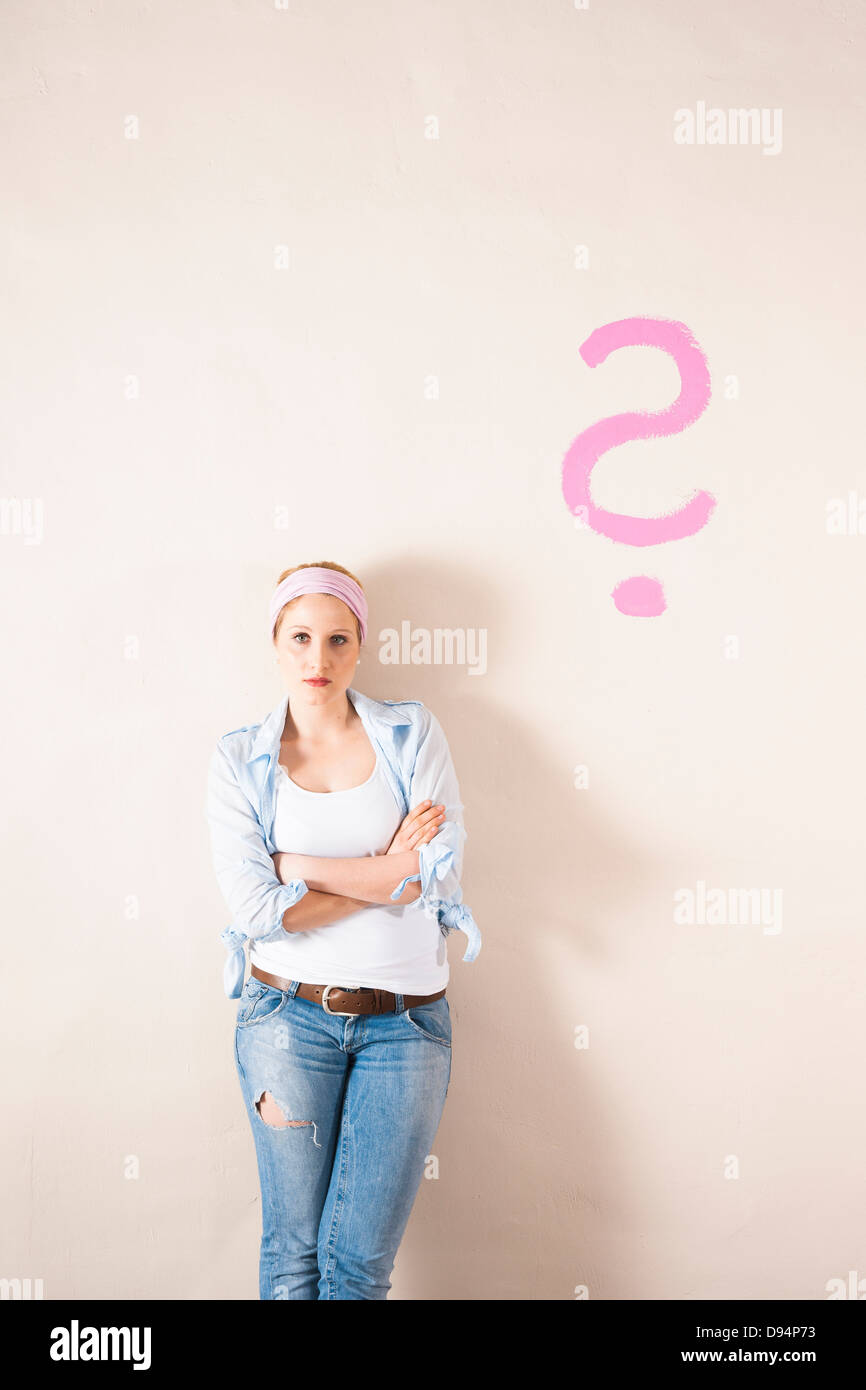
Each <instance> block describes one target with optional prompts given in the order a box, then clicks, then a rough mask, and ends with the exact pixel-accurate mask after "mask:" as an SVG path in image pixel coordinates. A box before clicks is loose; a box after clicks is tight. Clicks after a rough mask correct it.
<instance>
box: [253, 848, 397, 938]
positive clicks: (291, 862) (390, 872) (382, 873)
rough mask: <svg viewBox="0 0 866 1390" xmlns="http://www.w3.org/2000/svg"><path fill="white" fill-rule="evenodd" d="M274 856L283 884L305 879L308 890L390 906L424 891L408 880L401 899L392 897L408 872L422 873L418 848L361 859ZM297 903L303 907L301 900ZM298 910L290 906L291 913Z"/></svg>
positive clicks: (305, 855) (292, 855) (300, 855)
mask: <svg viewBox="0 0 866 1390" xmlns="http://www.w3.org/2000/svg"><path fill="white" fill-rule="evenodd" d="M273 859H274V863H275V866H276V870H277V875H278V877H279V879H280V881H281V882H282V883H289V882H291V880H292V879H293V878H302V879H303V880H304V882H305V883H306V885H307V888H308V889H310V890H311V891H315V892H319V893H335V894H340V895H345V896H346V897H347V898H356V899H360V901H362V902H364V903H381V904H383V905H384V906H388V907H392V906H394V903H395V902H396V903H397V904H399V905H401V906H405V904H406V903H409V902H414V901H415V899H416V898H417V897H418V896H419V894H420V884H419V883H407V885H406V887H405V888H404V889H403V892H402V894H401V895H400V897H399V898H397V899H396V900H393V901H392V898H391V894H392V893H393V891H394V889H395V888H396V887H397V884H398V883H400V882H401V881H402V879H404V878H406V876H407V874H417V872H418V851H417V850H414V849H410V850H406V851H404V852H403V853H400V854H375V855H365V856H364V857H363V858H358V859H327V858H320V857H319V856H317V855H312V854H276V855H274V856H273ZM413 889H414V890H415V891H414V892H413V891H412V890H413ZM306 896H309V894H307V895H306ZM303 901H304V900H303V898H302V899H301V902H303ZM295 906H296V907H298V906H300V903H297V904H296V905H295ZM294 910H295V909H294V908H289V913H292V912H294ZM284 920H285V919H284Z"/></svg>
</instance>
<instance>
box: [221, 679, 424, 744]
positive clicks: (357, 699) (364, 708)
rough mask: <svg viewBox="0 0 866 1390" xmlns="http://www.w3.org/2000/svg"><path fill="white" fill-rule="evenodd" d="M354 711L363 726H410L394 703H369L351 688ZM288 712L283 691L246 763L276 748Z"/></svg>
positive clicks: (260, 727)
mask: <svg viewBox="0 0 866 1390" xmlns="http://www.w3.org/2000/svg"><path fill="white" fill-rule="evenodd" d="M346 694H347V695H348V697H349V699H350V700H351V701H352V704H353V705H354V706H355V709H356V710H357V711H358V714H359V715H360V717H361V719H362V720H363V721H364V724H365V726H369V725H373V726H375V725H376V723H377V722H378V723H380V724H388V725H390V726H392V727H393V726H395V725H399V724H411V723H412V716H411V715H409V714H406V713H405V712H403V711H402V710H400V708H399V703H400V702H399V701H398V702H397V704H396V705H395V704H389V703H388V702H387V701H385V700H373V699H371V697H370V696H369V695H365V694H364V693H363V691H361V690H354V689H353V688H352V687H351V686H349V688H348V689H347V691H346ZM288 710H289V693H288V691H286V693H285V695H284V696H283V698H282V699H281V700H280V703H279V704H278V705H277V706H276V708H275V709H272V710H271V712H270V714H269V715H268V716H267V718H266V719H264V720H262V723H261V724H260V725H259V728H258V733H257V734H256V736H255V738H254V739H253V741H252V744H251V745H250V751H249V756H248V757H247V762H252V760H253V758H259V757H261V756H262V754H263V753H272V752H273V751H274V750H275V749H276V748H279V745H280V739H281V737H282V733H283V729H284V728H285V724H286V715H287V714H288Z"/></svg>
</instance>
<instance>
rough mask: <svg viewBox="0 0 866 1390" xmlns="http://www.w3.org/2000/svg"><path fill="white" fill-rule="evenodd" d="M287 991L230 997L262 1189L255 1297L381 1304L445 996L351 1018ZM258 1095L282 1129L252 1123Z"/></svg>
mask: <svg viewBox="0 0 866 1390" xmlns="http://www.w3.org/2000/svg"><path fill="white" fill-rule="evenodd" d="M298 983H299V982H298V981H297V980H293V981H292V983H291V988H290V989H287V990H279V989H275V988H273V987H272V986H271V985H266V984H265V983H264V982H263V981H262V980H257V979H256V978H255V977H254V976H252V975H251V976H250V978H249V979H248V980H247V983H246V985H245V986H244V990H243V994H242V995H241V997H240V1000H239V1001H238V1012H237V1023H236V1027H235V1061H236V1064H237V1070H238V1076H239V1078H240V1083H241V1090H242V1091H243V1095H244V1101H245V1103H246V1107H247V1115H248V1117H249V1121H250V1124H251V1126H252V1131H253V1139H254V1140H255V1146H256V1158H257V1161H258V1168H259V1182H260V1184H261V1192H262V1243H261V1255H260V1261H259V1296H260V1298H267V1299H271V1298H286V1299H288V1298H304V1299H324V1298H379V1299H384V1298H387V1296H388V1290H389V1289H390V1287H391V1278H390V1276H391V1271H392V1269H393V1267H394V1259H395V1257H396V1254H397V1248H398V1246H399V1244H400V1241H401V1240H402V1238H403V1233H404V1231H405V1229H406V1225H407V1223H408V1221H409V1215H410V1213H411V1211H412V1206H413V1203H414V1201H415V1197H416V1194H417V1192H418V1187H419V1185H420V1182H421V1178H422V1176H423V1171H424V1164H425V1161H426V1159H427V1158H428V1157H429V1156H430V1151H431V1147H432V1144H433V1140H434V1138H435V1136H436V1131H437V1129H438V1128H439V1120H440V1118H441V1115H442V1108H443V1106H444V1104H445V1096H446V1094H447V1091H448V1083H449V1081H450V1079H451V1012H450V1009H449V1008H448V1000H447V998H446V996H445V995H443V996H442V998H441V999H436V1000H434V1001H433V1003H432V1004H423V1005H421V1006H420V1007H418V1008H413V1009H411V1010H403V1011H402V1012H400V1013H386V1014H359V1015H357V1017H351V1018H350V1017H346V1016H342V1015H331V1014H326V1013H325V1011H324V1009H323V1008H322V1006H321V1004H314V1003H312V1002H311V1001H310V1000H309V999H301V998H298V996H297V989H298ZM402 1002H403V1001H402V998H400V997H399V996H398V998H397V1005H398V1008H399V1007H400V1006H401V1005H402ZM331 1007H334V1005H333V1003H332V1005H331ZM265 1091H268V1092H270V1095H271V1096H272V1097H273V1100H274V1101H275V1102H276V1104H277V1105H278V1106H279V1108H280V1111H281V1112H282V1115H283V1116H284V1117H285V1119H286V1120H290V1121H292V1124H291V1125H290V1126H288V1127H278V1126H277V1125H275V1124H267V1123H266V1122H265V1121H264V1120H263V1119H262V1117H261V1114H260V1113H259V1110H258V1108H257V1102H258V1101H260V1100H261V1098H262V1095H263V1094H264V1092H265Z"/></svg>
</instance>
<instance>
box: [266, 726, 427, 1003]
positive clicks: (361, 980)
mask: <svg viewBox="0 0 866 1390" xmlns="http://www.w3.org/2000/svg"><path fill="white" fill-rule="evenodd" d="M276 777H277V783H276V792H277V800H276V807H275V815H274V829H273V841H274V844H275V846H276V848H277V850H281V851H286V852H289V851H292V852H294V853H295V854H312V855H317V856H322V857H325V858H330V859H358V858H361V857H362V856H366V855H368V854H376V853H378V852H379V851H381V850H383V849H384V848H385V846H386V845H387V844H388V842H389V840H390V839H391V838H392V836H393V834H394V831H395V830H396V829H397V827H398V825H399V824H400V822H401V819H402V817H401V815H400V812H399V810H398V808H397V805H396V803H395V801H394V794H393V792H392V791H391V788H390V787H389V785H388V783H387V781H386V778H385V774H384V772H383V770H382V766H381V759H380V755H379V753H378V751H377V753H376V766H375V768H374V769H373V772H372V774H371V775H370V776H369V777H368V778H367V781H366V782H362V783H361V784H360V786H357V787H349V788H348V790H346V791H337V792H311V791H307V789H306V788H305V787H299V786H298V784H297V782H293V781H292V779H291V777H290V776H289V774H288V772H287V771H286V769H285V768H284V767H283V766H282V764H281V763H280V764H278V765H277V772H276ZM395 886H396V883H395ZM250 961H251V963H253V964H255V965H258V966H259V967H260V968H261V969H262V970H268V971H270V972H271V974H274V975H282V976H284V977H285V978H287V979H290V980H306V981H307V982H309V983H310V984H324V985H348V986H350V987H356V986H358V985H366V986H369V987H373V988H376V989H389V990H392V991H394V992H399V993H401V994H435V993H436V991H437V990H440V989H444V988H445V986H446V985H447V983H448V955H447V952H446V949H445V937H444V936H443V935H442V932H441V930H440V928H439V923H438V922H437V921H436V920H435V919H433V918H430V917H428V916H427V915H426V913H425V912H424V909H423V908H422V907H420V906H419V905H418V904H417V903H416V902H413V903H410V904H406V905H401V904H397V903H394V904H392V905H391V906H390V907H386V906H384V905H383V904H379V903H371V904H370V905H368V906H367V907H364V908H359V909H358V911H357V912H352V913H350V915H349V916H348V917H341V918H340V920H339V921H338V922H330V923H329V924H328V925H327V926H324V927H313V928H311V929H310V930H309V931H299V932H283V935H282V937H281V938H279V939H278V940H274V941H269V942H266V943H259V942H255V941H251V942H250Z"/></svg>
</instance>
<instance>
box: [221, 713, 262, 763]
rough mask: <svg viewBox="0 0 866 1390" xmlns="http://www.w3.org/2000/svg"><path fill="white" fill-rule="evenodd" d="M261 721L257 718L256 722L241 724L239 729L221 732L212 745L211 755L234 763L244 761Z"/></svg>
mask: <svg viewBox="0 0 866 1390" xmlns="http://www.w3.org/2000/svg"><path fill="white" fill-rule="evenodd" d="M263 723H264V720H259V721H258V723H256V724H242V725H241V726H240V728H239V729H229V731H228V733H225V734H221V735H220V737H219V738H218V739H217V741H216V745H215V746H214V749H213V754H212V757H213V758H214V759H215V760H222V759H225V760H226V761H228V762H230V763H234V764H237V763H241V762H244V761H246V760H247V758H248V757H249V755H250V749H251V748H252V746H253V743H254V741H255V739H256V736H257V734H258V732H259V730H260V729H261V727H262V724H263Z"/></svg>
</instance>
